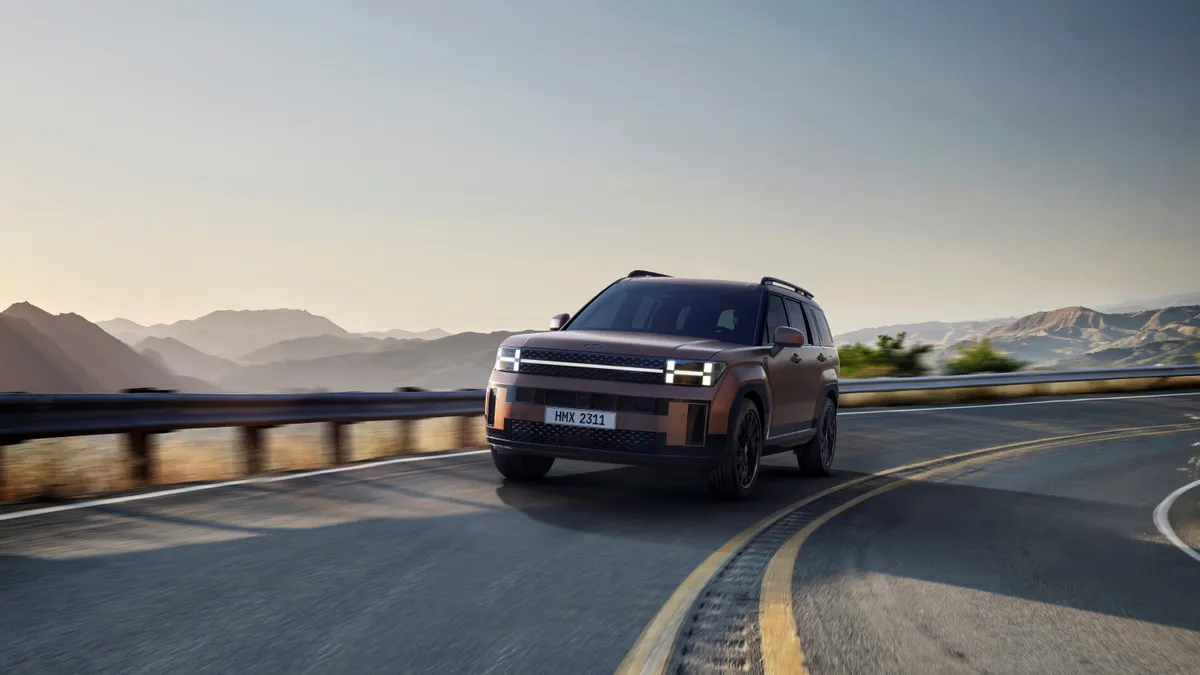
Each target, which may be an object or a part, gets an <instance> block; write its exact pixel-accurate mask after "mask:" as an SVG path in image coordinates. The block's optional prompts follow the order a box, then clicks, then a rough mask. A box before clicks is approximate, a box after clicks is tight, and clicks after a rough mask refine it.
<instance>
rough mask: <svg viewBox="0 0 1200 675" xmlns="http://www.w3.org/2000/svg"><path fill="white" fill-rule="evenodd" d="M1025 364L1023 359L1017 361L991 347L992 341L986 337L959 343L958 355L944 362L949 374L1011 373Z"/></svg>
mask: <svg viewBox="0 0 1200 675" xmlns="http://www.w3.org/2000/svg"><path fill="white" fill-rule="evenodd" d="M1026 365H1027V364H1026V363H1025V362H1024V361H1018V360H1016V359H1014V358H1012V357H1011V356H1009V355H1008V354H1007V353H1005V352H1002V351H999V350H998V349H996V348H995V347H993V346H992V341H991V340H989V339H988V338H983V339H981V340H972V341H970V342H967V343H965V344H962V345H959V347H958V356H956V357H954V358H953V359H950V360H949V361H947V362H946V373H947V374H949V375H970V374H972V373H1011V372H1013V371H1017V370H1020V369H1022V368H1024V367H1025V366H1026Z"/></svg>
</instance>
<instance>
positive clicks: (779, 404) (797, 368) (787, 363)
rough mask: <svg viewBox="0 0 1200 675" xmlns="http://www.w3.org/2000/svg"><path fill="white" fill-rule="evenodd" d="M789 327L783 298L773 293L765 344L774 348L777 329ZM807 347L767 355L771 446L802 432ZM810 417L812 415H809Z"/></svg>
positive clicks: (790, 347)
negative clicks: (805, 352)
mask: <svg viewBox="0 0 1200 675" xmlns="http://www.w3.org/2000/svg"><path fill="white" fill-rule="evenodd" d="M787 325H790V324H789V323H788V315H787V310H785V309H784V307H783V298H782V297H780V296H778V295H775V294H774V293H771V294H769V295H768V296H767V318H766V325H765V326H763V328H764V335H763V341H764V342H765V343H766V344H768V345H773V343H774V341H775V339H774V338H775V329H776V328H778V327H780V326H787ZM803 350H804V347H799V346H795V345H778V346H772V348H771V351H770V352H769V353H768V354H767V386H768V387H770V389H771V412H770V426H769V427H768V429H767V440H768V441H769V442H773V443H774V442H780V441H784V440H786V439H784V438H782V437H785V436H788V435H791V434H794V433H796V432H797V431H799V430H800V429H801V427H800V424H801V417H802V415H804V414H805V411H804V410H803V409H802V401H803V397H804V368H802V367H801V365H802V364H803V363H804V361H805V358H804V355H803V354H801V352H802V351H803ZM809 416H810V417H811V413H809Z"/></svg>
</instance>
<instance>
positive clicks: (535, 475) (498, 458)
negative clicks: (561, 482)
mask: <svg viewBox="0 0 1200 675" xmlns="http://www.w3.org/2000/svg"><path fill="white" fill-rule="evenodd" d="M492 463H493V464H495V465H496V470H497V471H499V472H500V475H502V476H504V477H505V478H507V479H508V480H511V481H514V482H517V483H532V482H534V481H539V480H541V479H542V478H544V477H545V476H546V474H547V473H549V472H550V467H552V466H554V458H553V457H541V456H539V455H519V454H511V453H499V452H496V449H495V448H492Z"/></svg>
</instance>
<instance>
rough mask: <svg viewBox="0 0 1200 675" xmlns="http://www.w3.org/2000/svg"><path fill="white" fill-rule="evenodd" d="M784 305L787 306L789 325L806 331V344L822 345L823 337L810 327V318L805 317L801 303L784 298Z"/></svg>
mask: <svg viewBox="0 0 1200 675" xmlns="http://www.w3.org/2000/svg"><path fill="white" fill-rule="evenodd" d="M783 304H784V305H786V306H787V313H788V325H789V326H791V327H792V328H799V329H800V330H802V331H804V337H805V338H806V340H805V344H809V345H815V344H820V342H821V336H820V334H819V333H816V332H813V329H812V328H811V327H810V325H809V321H808V317H806V316H804V310H803V308H802V306H801V305H800V303H799V302H797V301H795V300H792V299H791V298H784V299H783Z"/></svg>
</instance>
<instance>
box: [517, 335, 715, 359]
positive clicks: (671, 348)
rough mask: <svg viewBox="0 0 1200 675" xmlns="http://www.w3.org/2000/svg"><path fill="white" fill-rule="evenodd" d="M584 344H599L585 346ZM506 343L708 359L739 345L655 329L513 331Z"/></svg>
mask: <svg viewBox="0 0 1200 675" xmlns="http://www.w3.org/2000/svg"><path fill="white" fill-rule="evenodd" d="M584 345H602V346H601V347H600V348H596V347H594V346H591V347H588V348H586V349H585V348H584ZM504 346H505V347H521V348H523V349H562V350H566V351H573V352H595V353H597V354H627V355H630V356H661V357H667V358H677V359H708V358H711V357H712V356H713V355H714V354H716V353H717V352H720V351H722V350H725V349H731V348H734V347H738V346H739V345H734V344H731V343H728V342H722V341H720V340H702V339H699V338H694V337H687V336H682V335H659V334H656V333H621V332H616V331H592V330H564V331H561V332H559V331H554V332H549V333H527V334H525V335H514V336H512V337H510V338H508V339H507V340H505V341H504Z"/></svg>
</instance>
